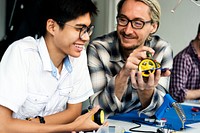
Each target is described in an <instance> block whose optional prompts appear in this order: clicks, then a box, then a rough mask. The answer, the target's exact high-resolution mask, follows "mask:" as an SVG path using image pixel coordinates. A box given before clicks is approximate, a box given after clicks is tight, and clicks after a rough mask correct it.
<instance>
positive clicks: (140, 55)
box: [87, 0, 173, 116]
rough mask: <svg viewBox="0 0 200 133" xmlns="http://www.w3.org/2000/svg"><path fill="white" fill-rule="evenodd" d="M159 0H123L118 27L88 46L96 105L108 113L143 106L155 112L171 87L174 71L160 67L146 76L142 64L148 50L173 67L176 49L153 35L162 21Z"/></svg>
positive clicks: (163, 62)
mask: <svg viewBox="0 0 200 133" xmlns="http://www.w3.org/2000/svg"><path fill="white" fill-rule="evenodd" d="M160 14H161V10H160V5H159V3H158V1H157V0H120V1H119V3H118V14H117V17H116V19H117V31H114V32H111V33H109V34H107V35H103V36H101V37H98V38H96V39H94V40H92V41H91V42H90V43H89V45H88V47H87V54H88V66H89V71H90V75H91V80H92V84H93V89H94V92H95V94H94V95H93V96H92V97H90V100H91V103H92V105H100V106H101V108H103V109H104V110H105V112H106V113H107V115H109V114H110V115H111V114H114V113H124V112H128V111H130V110H139V113H144V114H146V115H149V116H152V115H154V113H155V111H156V109H157V108H159V106H160V105H161V104H162V102H163V96H164V95H165V93H166V91H167V90H168V86H169V75H170V71H169V70H167V71H166V72H164V73H162V74H161V70H157V71H156V73H155V74H150V75H149V77H148V79H147V80H146V79H145V78H143V76H142V72H141V71H138V65H139V63H140V61H141V60H142V59H145V58H147V54H146V53H147V51H148V52H150V53H151V54H152V55H153V58H154V59H155V60H157V62H159V63H160V64H161V66H162V67H163V68H169V69H170V68H171V67H172V61H173V55H172V49H171V47H170V45H169V43H167V42H166V41H164V40H162V39H161V38H160V37H159V36H156V35H153V34H154V33H155V32H156V31H157V29H158V27H159V21H160Z"/></svg>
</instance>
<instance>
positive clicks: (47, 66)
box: [38, 37, 72, 77]
mask: <svg viewBox="0 0 200 133" xmlns="http://www.w3.org/2000/svg"><path fill="white" fill-rule="evenodd" d="M38 41H39V43H38V51H39V54H40V57H41V60H42V63H43V69H44V70H46V71H51V73H52V75H53V76H54V77H57V68H56V67H55V66H54V64H53V62H52V60H51V58H50V56H49V52H48V49H47V46H46V43H45V40H44V37H41V38H40V39H39V40H38ZM64 66H65V68H66V69H67V71H68V72H69V73H71V72H72V65H71V61H70V58H69V56H66V57H65V59H64Z"/></svg>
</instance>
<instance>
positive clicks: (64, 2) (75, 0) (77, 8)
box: [39, 0, 97, 36]
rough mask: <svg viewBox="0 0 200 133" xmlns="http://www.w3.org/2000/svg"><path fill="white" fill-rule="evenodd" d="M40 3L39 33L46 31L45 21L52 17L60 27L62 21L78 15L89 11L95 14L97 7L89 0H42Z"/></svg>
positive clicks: (42, 33) (62, 23) (64, 21)
mask: <svg viewBox="0 0 200 133" xmlns="http://www.w3.org/2000/svg"><path fill="white" fill-rule="evenodd" d="M42 1H43V2H42V4H41V9H40V10H41V11H40V12H41V18H40V20H41V26H42V27H41V28H40V29H41V30H40V35H39V36H41V35H44V34H45V33H46V22H47V20H48V19H53V20H55V21H56V22H60V23H59V25H60V26H61V27H63V26H64V23H66V22H68V21H70V20H74V19H76V18H78V17H79V16H82V15H84V14H86V13H89V14H90V15H91V16H93V15H94V14H95V15H96V14H97V8H96V6H95V5H94V3H93V2H92V1H91V0H42Z"/></svg>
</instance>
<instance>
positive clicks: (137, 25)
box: [116, 16, 152, 29]
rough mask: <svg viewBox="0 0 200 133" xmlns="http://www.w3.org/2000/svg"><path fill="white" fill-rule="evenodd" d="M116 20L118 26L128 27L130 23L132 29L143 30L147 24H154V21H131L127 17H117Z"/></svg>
mask: <svg viewBox="0 0 200 133" xmlns="http://www.w3.org/2000/svg"><path fill="white" fill-rule="evenodd" d="M116 18H117V24H118V25H120V26H127V25H128V23H129V22H130V23H131V26H132V28H134V29H142V28H143V27H144V26H145V24H147V23H152V20H149V21H143V20H140V19H133V20H130V19H128V18H127V17H126V16H117V17H116Z"/></svg>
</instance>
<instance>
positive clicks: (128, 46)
mask: <svg viewBox="0 0 200 133" xmlns="http://www.w3.org/2000/svg"><path fill="white" fill-rule="evenodd" d="M119 16H123V17H126V18H128V19H129V20H141V21H150V20H151V17H150V9H149V7H148V6H147V5H146V4H144V3H142V2H139V1H135V0H126V1H125V2H124V4H123V6H122V8H121V12H120V13H119ZM156 29H157V23H146V24H145V25H144V27H143V28H142V29H134V28H133V27H132V26H131V23H130V22H129V23H128V25H127V26H121V25H119V24H118V25H117V33H118V36H119V38H120V41H121V46H122V47H123V48H124V50H133V49H135V48H136V47H138V46H140V45H144V43H145V41H146V39H147V38H148V36H149V34H151V33H154V32H155V31H156Z"/></svg>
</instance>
